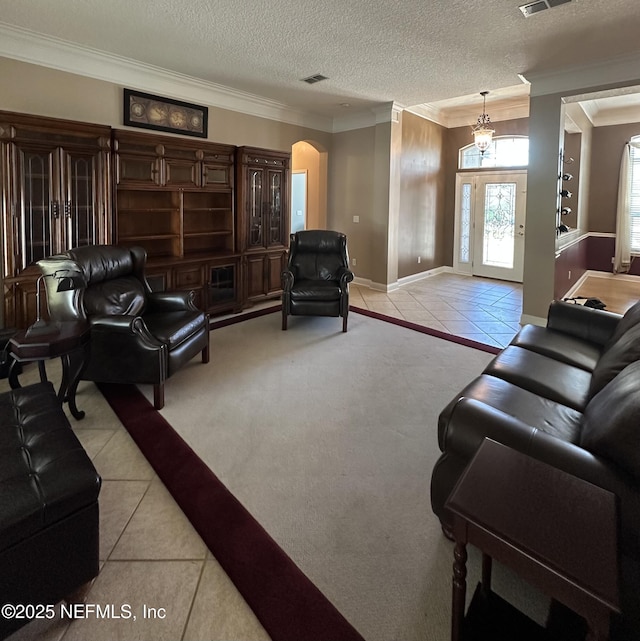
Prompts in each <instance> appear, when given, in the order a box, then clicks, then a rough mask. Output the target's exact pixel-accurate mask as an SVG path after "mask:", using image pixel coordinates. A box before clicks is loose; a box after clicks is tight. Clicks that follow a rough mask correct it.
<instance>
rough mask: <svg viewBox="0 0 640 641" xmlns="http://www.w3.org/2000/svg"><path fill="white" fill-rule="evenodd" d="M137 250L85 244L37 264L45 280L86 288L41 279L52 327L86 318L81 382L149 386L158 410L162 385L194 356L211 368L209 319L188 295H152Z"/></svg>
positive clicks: (143, 260) (140, 252)
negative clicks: (78, 282) (78, 283)
mask: <svg viewBox="0 0 640 641" xmlns="http://www.w3.org/2000/svg"><path fill="white" fill-rule="evenodd" d="M146 258H147V256H146V252H145V250H144V249H142V247H117V246H112V245H89V246H86V247H79V248H76V249H72V250H70V251H68V252H66V253H64V254H60V255H58V256H52V257H51V258H45V259H42V260H40V261H38V266H39V267H40V269H41V270H42V273H43V274H44V275H45V276H48V275H54V274H55V275H56V277H57V278H59V277H60V276H66V275H73V274H77V273H78V272H80V273H81V274H82V276H83V277H84V280H85V282H86V288H81V289H75V290H71V291H58V282H57V278H47V277H45V278H44V282H45V284H46V286H47V300H48V305H49V315H50V317H51V320H53V321H67V320H78V319H88V321H89V323H90V325H91V341H90V348H89V352H90V354H89V358H88V362H87V364H86V367H85V369H84V370H83V372H82V373H81V376H80V378H81V379H82V380H89V381H96V382H103V383H139V384H150V385H153V401H154V406H155V408H156V409H161V408H162V407H163V406H164V382H165V380H166V379H167V378H169V377H170V376H172V375H173V374H174V373H175V372H176V371H177V370H178V369H180V367H182V366H183V365H184V364H185V363H186V362H188V361H189V360H191V359H192V358H193V357H194V356H195V355H196V354H197V353H198V352H201V354H202V362H203V363H208V362H209V318H208V315H207V314H205V313H204V312H202V311H200V310H199V309H198V308H197V307H196V306H195V305H194V304H193V294H192V292H152V291H151V288H150V287H149V284H148V282H147V279H146V277H145V264H146Z"/></svg>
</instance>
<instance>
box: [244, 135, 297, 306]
mask: <svg viewBox="0 0 640 641" xmlns="http://www.w3.org/2000/svg"><path fill="white" fill-rule="evenodd" d="M290 160H291V155H290V154H289V153H286V152H279V151H272V150H267V149H257V148H255V147H239V148H238V150H237V156H236V171H237V174H238V179H237V181H236V186H237V195H238V215H239V218H240V242H241V248H242V254H243V255H242V270H243V294H244V299H245V301H257V300H260V299H263V298H269V297H275V296H278V295H279V294H280V293H281V292H282V286H281V281H280V274H281V273H282V270H283V269H284V267H285V266H286V257H287V247H288V245H289V190H290V183H289V181H290V178H289V175H290V173H289V168H290Z"/></svg>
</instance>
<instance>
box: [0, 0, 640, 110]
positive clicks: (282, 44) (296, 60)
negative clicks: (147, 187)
mask: <svg viewBox="0 0 640 641" xmlns="http://www.w3.org/2000/svg"><path fill="white" fill-rule="evenodd" d="M519 2H522V0H483V1H480V0H465V1H462V0H440V1H438V0H431V1H429V0H404V1H402V0H400V1H397V2H389V0H322V1H320V2H318V0H314V1H311V0H264V1H263V2H255V1H251V2H250V1H248V0H190V1H189V2H184V0H154V2H148V1H146V0H139V1H138V2H131V0H108V1H106V0H59V1H57V2H52V1H51V0H20V1H19V2H18V1H17V0H0V20H1V21H2V22H4V23H5V24H9V25H15V26H18V27H22V28H26V29H30V30H33V31H35V32H39V33H42V34H47V35H49V36H53V37H56V38H60V39H63V40H65V41H69V42H73V43H77V44H80V45H83V46H87V47H91V48H93V49H97V50H101V51H105V52H109V53H113V54H117V55H119V56H123V57H125V58H130V59H133V60H137V61H140V62H145V63H148V64H152V65H156V66H158V67H162V68H164V69H168V70H172V71H175V72H178V73H181V74H185V75H188V76H192V77H195V78H199V79H202V80H205V81H208V82H213V83H217V84H221V85H225V86H227V87H230V88H234V89H237V90H240V91H244V92H248V93H251V94H255V95H258V96H261V97H264V98H268V99H271V100H274V101H277V102H279V103H284V104H286V105H288V106H291V107H294V108H297V109H301V110H305V111H308V112H312V113H317V114H321V115H326V116H338V115H343V114H344V111H345V109H346V108H345V107H343V106H341V105H342V104H343V103H349V105H350V108H351V109H353V110H362V109H363V108H365V107H371V106H374V105H378V104H381V103H388V102H391V101H395V102H397V103H399V104H400V105H402V106H405V107H408V106H412V105H417V104H421V103H433V102H436V101H441V100H445V99H450V98H454V97H457V96H469V95H477V93H478V92H480V91H481V90H491V91H492V92H493V91H495V90H499V89H501V88H505V87H512V86H514V85H518V83H519V82H520V80H519V79H518V74H524V75H525V76H526V75H527V74H528V73H532V72H535V73H541V72H545V73H546V72H555V71H558V70H564V69H570V68H572V67H576V66H588V65H590V64H593V63H596V62H600V61H603V60H609V59H612V58H618V57H623V56H631V55H637V54H638V53H639V52H640V45H639V43H640V40H639V38H638V33H640V10H639V9H638V0H606V1H602V0H600V1H596V0H573V1H572V2H569V3H567V4H563V5H561V6H559V7H557V8H555V9H550V10H547V11H543V12H540V13H538V14H535V15H533V16H531V17H529V18H524V17H523V15H522V13H521V12H520V10H519V9H518V4H519ZM317 73H321V74H323V75H325V76H328V78H329V80H326V81H323V82H321V83H317V84H314V85H307V84H306V83H303V82H301V81H300V79H301V78H304V77H306V76H309V75H313V74H317ZM479 104H480V99H479V97H478V105H479Z"/></svg>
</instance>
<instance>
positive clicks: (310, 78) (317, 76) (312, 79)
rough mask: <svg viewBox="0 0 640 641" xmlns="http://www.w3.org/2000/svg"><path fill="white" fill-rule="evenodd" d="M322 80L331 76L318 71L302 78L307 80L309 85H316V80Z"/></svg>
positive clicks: (304, 80) (303, 80)
mask: <svg viewBox="0 0 640 641" xmlns="http://www.w3.org/2000/svg"><path fill="white" fill-rule="evenodd" d="M321 80H329V78H327V76H323V75H322V74H321V73H317V74H315V76H308V77H307V78H302V82H306V83H307V84H309V85H314V84H315V83H316V82H320V81H321Z"/></svg>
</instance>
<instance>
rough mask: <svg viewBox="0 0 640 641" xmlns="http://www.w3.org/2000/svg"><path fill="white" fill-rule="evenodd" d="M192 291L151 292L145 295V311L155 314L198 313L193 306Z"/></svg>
mask: <svg viewBox="0 0 640 641" xmlns="http://www.w3.org/2000/svg"><path fill="white" fill-rule="evenodd" d="M194 296H195V294H194V292H193V291H171V292H152V293H151V294H148V295H147V311H148V312H151V313H154V314H155V313H157V312H178V311H192V312H195V311H199V310H198V308H197V307H196V306H195V304H194V302H193V299H194Z"/></svg>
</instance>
